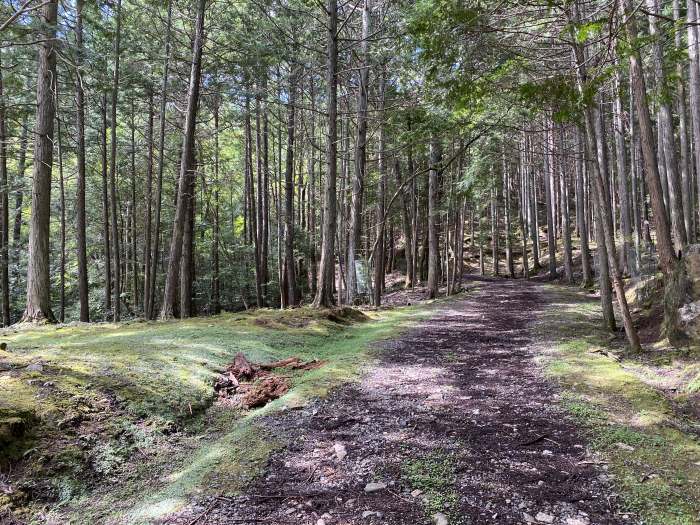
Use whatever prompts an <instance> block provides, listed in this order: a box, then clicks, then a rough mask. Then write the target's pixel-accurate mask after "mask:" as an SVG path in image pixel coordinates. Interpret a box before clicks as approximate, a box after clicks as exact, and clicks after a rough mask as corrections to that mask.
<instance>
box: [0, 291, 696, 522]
mask: <svg viewBox="0 0 700 525" xmlns="http://www.w3.org/2000/svg"><path fill="white" fill-rule="evenodd" d="M419 299H420V293H419V292H416V293H414V294H413V295H411V294H410V293H408V294H406V293H394V294H392V295H391V296H390V302H391V304H392V305H397V306H392V307H391V308H389V309H387V310H380V311H368V312H367V315H368V316H369V317H370V318H369V319H365V320H364V322H358V321H360V319H359V318H357V316H356V314H352V315H350V314H347V315H341V314H342V312H341V313H328V312H320V313H319V312H316V311H313V310H310V309H298V310H293V311H285V312H276V311H271V310H261V311H257V312H251V313H248V314H225V315H222V316H218V317H214V318H200V319H192V320H188V321H178V322H170V323H128V324H124V325H119V326H115V325H102V326H90V327H85V326H81V325H77V326H74V327H70V326H65V327H60V328H51V327H49V328H45V329H38V330H30V331H21V330H20V331H19V332H17V333H14V332H8V333H6V334H4V337H3V339H4V340H5V341H7V342H8V343H9V346H8V349H7V351H4V353H3V351H0V365H3V364H4V365H5V368H1V367H0V390H3V391H2V392H0V394H3V395H2V396H0V416H2V415H3V410H5V411H7V410H9V409H14V410H16V411H17V410H19V409H22V410H24V409H25V408H26V409H27V410H29V409H30V408H33V409H34V410H39V408H41V411H42V413H39V414H37V418H38V420H40V421H41V422H42V424H41V425H37V426H36V428H35V431H36V432H38V438H37V440H36V442H35V443H34V446H33V448H31V449H30V450H28V451H27V452H26V453H25V454H24V455H23V457H22V459H21V460H20V461H19V462H18V463H17V464H15V466H14V467H13V468H12V469H10V470H5V471H2V470H0V523H3V524H4V523H13V524H15V523H43V524H51V525H57V524H59V523H60V524H64V523H71V524H83V523H84V524H87V523H90V524H98V523H100V524H102V523H104V524H110V525H116V524H119V525H126V524H128V525H134V524H142V523H143V524H145V523H151V524H155V523H157V524H161V525H205V524H211V525H218V524H224V523H226V524H235V523H243V524H248V525H254V524H258V523H264V524H280V525H282V524H288V523H294V524H299V525H324V524H325V525H355V524H357V525H363V524H367V525H382V524H386V525H398V524H403V525H419V524H430V523H433V524H437V525H444V524H448V525H457V524H463V525H466V524H477V523H484V524H485V523H504V524H510V523H540V524H542V523H555V524H560V525H562V524H563V525H586V524H617V523H623V524H626V523H629V524H638V523H639V524H642V523H643V524H645V525H646V524H664V525H666V524H669V525H670V524H678V525H681V524H684V525H685V524H693V523H700V444H699V443H698V436H700V423H699V422H698V420H697V417H696V414H693V413H692V411H688V410H687V407H688V405H689V404H690V405H693V404H694V403H695V400H696V399H697V392H695V393H693V392H690V391H689V393H687V394H684V395H683V396H680V395H679V392H676V391H675V389H669V388H665V387H664V385H658V384H653V382H652V381H650V380H649V378H650V377H658V376H659V375H661V376H663V375H664V373H666V372H668V371H669V370H672V369H674V367H678V366H679V365H678V363H679V362H681V361H682V362H697V354H694V353H693V352H696V351H694V350H691V349H684V350H682V352H681V353H679V355H678V356H677V357H678V360H676V359H674V358H672V356H671V354H669V352H668V351H664V353H663V359H664V360H666V361H665V362H666V363H667V364H668V366H665V364H664V362H662V361H659V360H658V359H654V358H653V354H650V355H647V356H646V357H645V358H643V359H640V358H639V356H628V355H626V354H625V353H624V340H623V338H622V337H617V338H611V337H609V336H607V335H605V334H603V333H601V332H600V330H599V328H598V327H599V324H600V322H599V319H600V309H599V303H598V301H597V299H596V298H595V297H592V296H591V295H590V294H588V293H586V292H583V291H581V290H579V289H578V288H575V287H564V286H558V285H553V284H547V283H542V282H535V281H530V282H526V281H523V280H491V279H479V278H476V277H467V278H466V291H465V292H463V293H461V294H459V295H457V296H455V297H453V298H449V299H441V300H438V301H434V302H428V303H425V302H423V303H422V304H420V305H416V302H417V301H418V300H419ZM407 304H410V305H412V306H409V307H408V308H406V307H405V306H401V305H407ZM238 351H242V352H243V353H245V355H246V356H247V357H248V358H249V359H250V360H251V361H256V362H269V361H274V360H276V359H283V358H285V357H289V356H298V357H300V358H302V359H304V360H310V359H318V360H320V362H322V363H323V366H321V367H319V368H316V369H313V370H311V371H308V372H304V371H293V372H290V375H289V381H290V386H291V388H290V390H289V392H288V393H286V394H285V395H283V396H282V397H281V398H279V399H277V400H275V401H273V402H271V403H269V404H267V405H266V406H264V407H262V408H255V409H252V410H241V409H240V408H231V407H230V406H228V405H227V404H226V403H222V402H221V401H217V400H216V395H215V393H214V391H213V386H212V385H213V382H214V381H215V380H216V378H217V377H220V374H221V373H222V371H223V370H225V367H226V365H227V363H229V362H231V360H232V359H233V356H234V355H235V354H236V352H238ZM3 370H5V371H4V372H2V371H3ZM669 384H670V383H669ZM674 384H675V383H674ZM688 384H689V385H690V384H691V383H688ZM693 384H694V383H693ZM665 386H668V385H665ZM691 386H692V385H691ZM672 390H673V391H672ZM6 394H9V395H6ZM684 401H685V402H684ZM8 402H9V405H10V406H9V408H8ZM13 403H14V408H13ZM37 403H38V405H37ZM37 407H38V408H37ZM1 437H2V436H0V438H1ZM3 494H5V496H3ZM20 495H21V496H20ZM3 497H4V498H5V500H6V501H7V500H11V501H15V503H14V505H15V507H14V508H15V512H14V513H13V514H8V513H5V514H3V512H2V511H1V509H2V498H3ZM23 498H24V499H23ZM23 506H24V507H23ZM3 516H4V518H3ZM13 516H14V517H13Z"/></svg>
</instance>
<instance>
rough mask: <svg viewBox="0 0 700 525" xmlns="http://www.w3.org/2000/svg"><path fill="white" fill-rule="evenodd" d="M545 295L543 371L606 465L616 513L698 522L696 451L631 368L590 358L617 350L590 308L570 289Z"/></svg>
mask: <svg viewBox="0 0 700 525" xmlns="http://www.w3.org/2000/svg"><path fill="white" fill-rule="evenodd" d="M548 294H549V295H550V298H551V302H550V304H549V307H548V308H547V311H546V312H545V316H544V319H542V321H541V324H540V326H541V331H542V332H543V335H544V336H545V337H546V338H547V339H549V340H552V341H554V346H553V348H554V351H553V352H552V353H551V354H550V355H549V356H548V357H547V358H546V359H547V370H548V372H549V374H551V376H552V377H554V378H556V379H557V380H558V381H559V383H560V384H561V386H562V387H563V390H564V393H563V396H562V403H563V405H564V407H565V408H566V409H567V410H568V411H569V413H570V414H571V415H572V416H573V417H574V418H575V419H576V420H577V421H578V422H579V423H580V424H582V425H583V426H584V427H585V428H587V429H588V430H589V431H590V433H591V446H592V448H593V449H594V450H595V451H597V452H598V453H599V454H600V456H601V457H602V459H603V460H604V461H605V462H607V464H608V465H609V469H610V472H611V473H612V474H613V475H614V476H615V485H616V487H617V488H618V489H619V490H620V493H621V497H622V504H623V507H624V509H625V510H627V511H629V512H630V513H633V514H634V515H635V516H636V518H637V519H639V520H640V521H643V523H648V524H659V525H671V524H693V523H698V522H700V443H699V442H698V439H697V435H696V434H694V433H693V432H691V431H690V428H689V422H688V421H684V420H683V419H682V418H681V417H680V416H679V415H678V414H677V413H676V412H675V411H674V409H673V406H672V403H671V401H670V400H669V399H668V398H667V397H666V396H664V395H663V394H662V393H661V392H660V391H659V390H657V389H656V388H654V387H653V386H652V385H650V384H648V383H646V382H645V381H643V380H642V378H640V376H639V375H638V374H637V373H635V371H634V369H635V367H639V362H638V361H635V360H634V359H632V358H631V356H630V359H625V358H624V357H623V359H622V360H621V361H617V360H616V359H613V358H611V357H610V356H608V355H605V354H603V353H600V352H598V350H604V351H609V352H619V351H620V350H621V348H620V345H619V343H614V342H612V341H611V340H610V338H609V337H607V336H606V335H605V334H603V333H602V332H601V331H600V329H599V323H600V310H599V303H598V301H596V300H593V299H590V298H586V297H585V296H584V295H583V294H582V293H581V292H578V291H576V290H575V289H568V290H567V289H562V288H555V287H549V288H548Z"/></svg>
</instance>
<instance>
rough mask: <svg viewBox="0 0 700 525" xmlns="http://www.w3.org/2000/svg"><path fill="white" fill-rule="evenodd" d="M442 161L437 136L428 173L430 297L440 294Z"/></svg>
mask: <svg viewBox="0 0 700 525" xmlns="http://www.w3.org/2000/svg"><path fill="white" fill-rule="evenodd" d="M441 162H442V151H441V147H440V143H439V142H438V140H437V138H435V137H433V139H432V140H431V142H430V172H429V175H428V285H427V288H428V299H434V298H435V297H437V294H438V285H439V283H438V278H439V275H438V274H439V272H440V266H439V264H440V263H439V255H438V250H439V239H438V228H437V222H438V213H439V211H438V202H437V200H438V195H437V193H438V184H439V181H438V170H439V169H440V163H441Z"/></svg>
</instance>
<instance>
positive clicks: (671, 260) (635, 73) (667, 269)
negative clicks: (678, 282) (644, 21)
mask: <svg viewBox="0 0 700 525" xmlns="http://www.w3.org/2000/svg"><path fill="white" fill-rule="evenodd" d="M620 10H621V15H622V17H623V18H625V20H626V23H625V29H626V32H627V37H628V40H629V41H631V42H636V40H637V24H636V22H635V20H634V14H633V13H634V11H633V9H632V2H631V0H622V2H621V4H620ZM629 63H630V84H631V85H632V89H633V98H634V103H635V109H636V112H637V119H638V123H639V134H640V140H641V144H642V156H643V158H644V173H645V177H646V185H647V188H648V191H649V197H650V199H651V206H652V209H653V211H654V224H655V228H656V241H657V246H658V252H659V265H660V266H661V269H662V270H663V272H664V274H666V275H671V273H672V272H673V269H674V267H675V264H676V260H677V259H676V255H675V253H674V251H673V244H672V242H671V229H670V227H669V224H668V218H667V217H668V215H667V214H666V206H665V205H664V199H663V189H662V187H661V176H660V175H659V164H658V162H657V156H656V150H655V148H654V131H653V128H652V124H651V117H650V115H649V106H648V104H647V93H646V87H645V84H644V72H643V70H642V61H641V58H640V55H639V51H638V50H637V49H636V48H631V50H630V53H629Z"/></svg>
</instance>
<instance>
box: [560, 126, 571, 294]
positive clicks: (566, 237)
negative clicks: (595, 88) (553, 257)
mask: <svg viewBox="0 0 700 525" xmlns="http://www.w3.org/2000/svg"><path fill="white" fill-rule="evenodd" d="M559 133H560V134H559V137H560V138H559V148H560V151H561V155H560V156H559V199H560V204H559V212H560V213H561V225H562V240H563V244H564V279H565V280H566V282H568V283H569V284H573V283H574V263H573V257H572V249H571V220H570V216H569V185H568V184H567V181H566V164H565V162H566V160H565V153H564V151H565V147H564V136H563V131H562V128H561V127H560V128H559Z"/></svg>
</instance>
